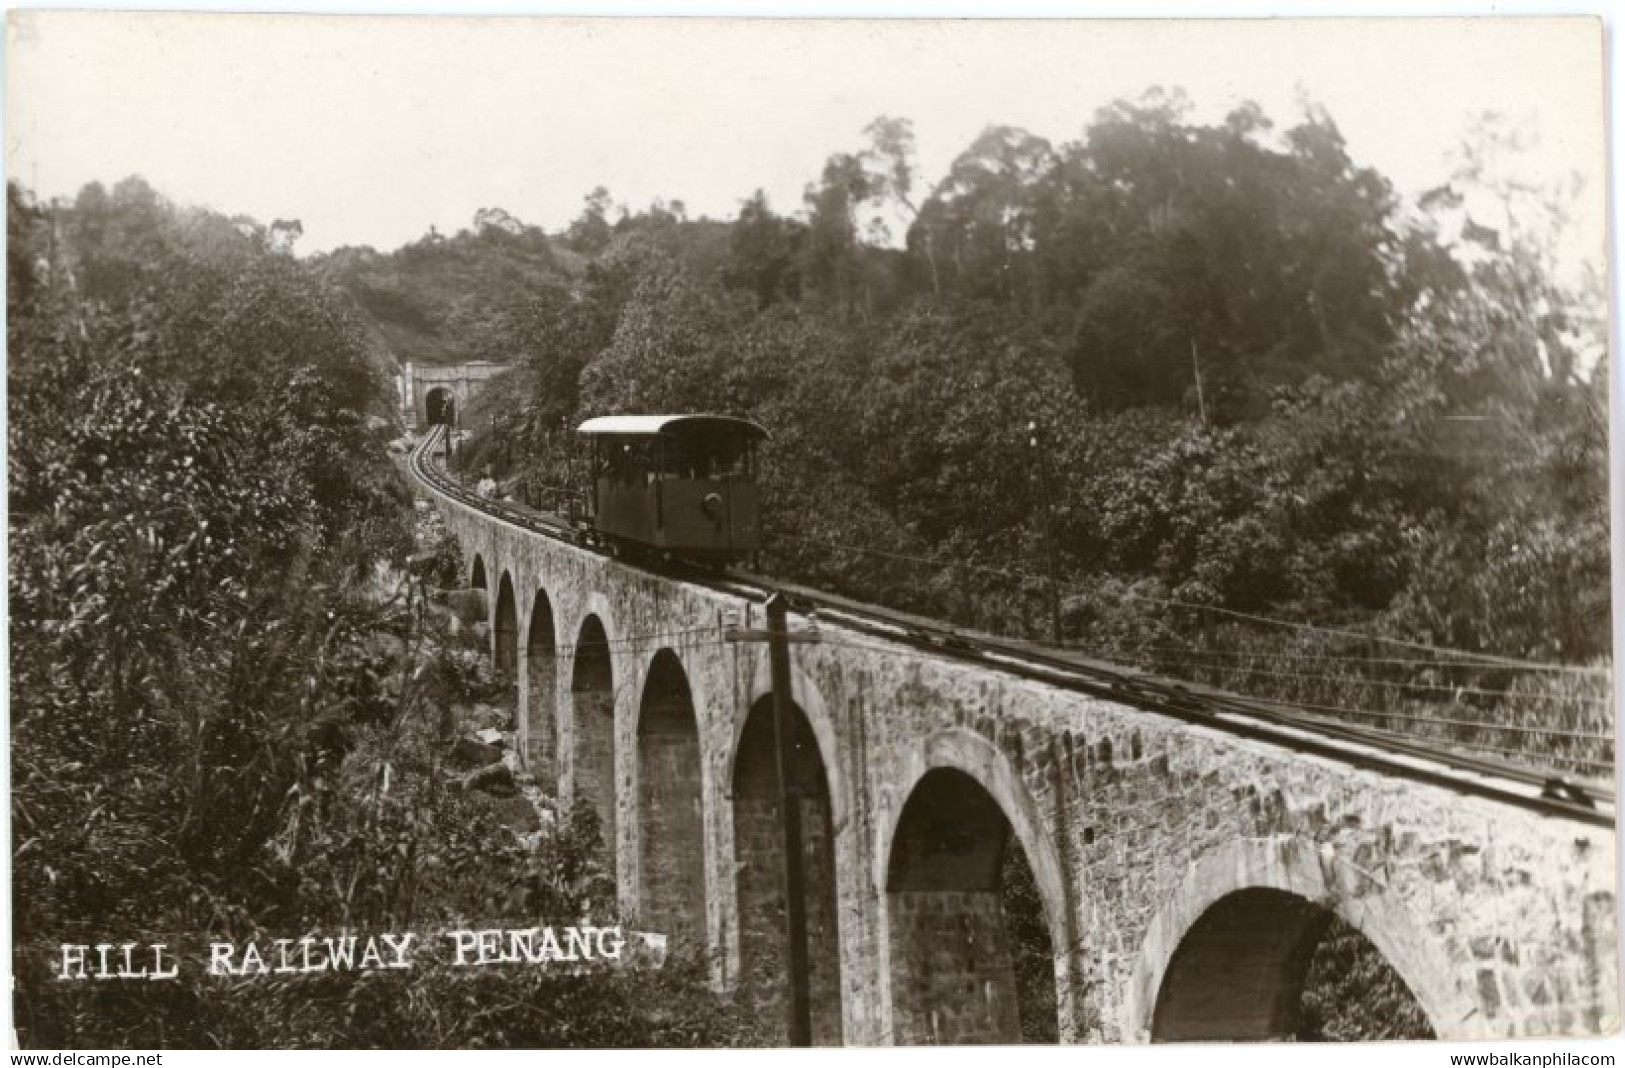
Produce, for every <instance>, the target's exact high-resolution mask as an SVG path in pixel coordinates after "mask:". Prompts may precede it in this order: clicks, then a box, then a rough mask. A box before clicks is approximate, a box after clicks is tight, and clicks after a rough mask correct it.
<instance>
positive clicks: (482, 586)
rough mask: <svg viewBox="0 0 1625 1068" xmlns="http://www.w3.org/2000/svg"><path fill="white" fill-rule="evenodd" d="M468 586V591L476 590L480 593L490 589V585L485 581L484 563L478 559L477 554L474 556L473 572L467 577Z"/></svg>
mask: <svg viewBox="0 0 1625 1068" xmlns="http://www.w3.org/2000/svg"><path fill="white" fill-rule="evenodd" d="M468 585H469V588H470V589H476V590H479V591H480V592H482V593H483V592H485V591H487V590H489V589H490V588H491V584H490V583H489V582H487V581H486V579H485V561H484V560H483V559H481V558H480V555H479V554H478V553H475V554H474V570H473V572H472V573H471V574H470V575H469V576H468Z"/></svg>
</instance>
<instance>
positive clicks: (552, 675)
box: [520, 590, 558, 790]
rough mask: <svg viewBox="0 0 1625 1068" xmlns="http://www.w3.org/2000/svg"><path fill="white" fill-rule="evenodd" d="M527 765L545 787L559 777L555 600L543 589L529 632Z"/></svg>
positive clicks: (539, 593)
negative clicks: (555, 764) (557, 762)
mask: <svg viewBox="0 0 1625 1068" xmlns="http://www.w3.org/2000/svg"><path fill="white" fill-rule="evenodd" d="M520 685H522V686H524V687H525V721H526V722H525V766H526V767H528V768H529V769H530V770H531V773H532V774H533V775H535V776H536V777H537V778H538V780H540V781H541V783H542V785H543V787H544V788H546V789H549V790H551V789H552V787H553V784H554V782H555V781H556V778H557V774H558V772H557V769H556V768H555V767H554V756H553V754H554V751H555V750H556V748H557V745H558V743H557V740H556V739H557V737H558V736H557V734H556V731H557V730H558V727H557V725H556V723H555V715H554V712H555V709H554V705H555V703H556V700H557V696H558V667H557V664H556V662H555V660H554V638H553V603H552V602H551V601H549V600H548V599H547V594H546V593H545V592H544V591H542V590H537V591H536V602H535V603H534V604H533V605H532V606H531V609H530V630H529V631H528V632H527V633H526V635H525V677H524V679H522V680H521V681H520Z"/></svg>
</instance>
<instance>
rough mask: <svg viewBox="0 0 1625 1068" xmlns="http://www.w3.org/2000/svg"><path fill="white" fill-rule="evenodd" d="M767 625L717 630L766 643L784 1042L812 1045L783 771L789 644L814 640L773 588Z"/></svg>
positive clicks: (797, 817)
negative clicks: (786, 982) (786, 983)
mask: <svg viewBox="0 0 1625 1068" xmlns="http://www.w3.org/2000/svg"><path fill="white" fill-rule="evenodd" d="M766 608H767V630H766V631H747V630H740V629H739V628H738V626H737V623H736V622H734V623H733V625H731V626H730V627H729V628H728V629H727V630H726V631H725V632H724V635H723V638H724V640H725V641H730V642H760V641H765V642H767V657H768V668H769V674H770V676H771V678H772V682H773V754H774V760H773V763H774V770H775V772H776V774H777V776H778V789H779V813H780V816H781V819H780V826H781V829H782V831H783V839H782V844H783V849H784V864H783V871H782V872H781V886H782V889H783V891H784V925H785V941H786V943H787V944H788V953H787V957H788V961H787V963H788V965H789V972H790V975H789V979H790V1003H789V1006H788V1008H789V1015H788V1022H789V1033H790V1045H792V1046H810V1045H812V997H811V991H810V990H809V984H808V966H807V877H806V872H805V871H804V870H803V869H802V857H801V805H800V798H799V796H798V795H797V793H796V791H795V790H793V789H792V788H791V786H790V777H789V770H790V767H791V766H792V764H793V763H794V761H795V750H794V744H795V741H794V736H793V733H792V731H793V726H794V724H793V722H792V720H791V712H790V709H791V704H792V699H791V696H790V643H791V642H816V641H817V640H818V634H817V631H816V630H809V631H804V632H802V633H799V634H791V633H790V628H789V624H788V619H787V616H788V611H789V598H787V597H785V596H784V594H782V593H779V592H774V593H773V595H772V596H770V597H769V598H768V599H767V604H766Z"/></svg>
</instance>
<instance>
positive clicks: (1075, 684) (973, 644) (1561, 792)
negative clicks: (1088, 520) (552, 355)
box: [408, 426, 1615, 828]
mask: <svg viewBox="0 0 1625 1068" xmlns="http://www.w3.org/2000/svg"><path fill="white" fill-rule="evenodd" d="M444 433H445V428H444V427H443V426H436V427H433V428H431V429H430V430H429V432H428V433H427V434H426V435H425V436H424V438H423V440H422V441H421V442H420V443H419V444H418V445H417V447H416V448H415V449H413V451H412V454H411V456H410V458H409V460H408V464H409V467H410V469H411V471H412V474H413V476H414V477H416V478H417V479H418V481H420V482H421V483H423V484H424V485H425V486H426V487H427V488H429V489H430V490H432V491H433V492H435V493H437V494H440V495H441V496H444V497H448V498H450V499H451V500H454V501H457V502H458V503H460V504H462V505H464V506H466V507H469V508H472V509H474V510H475V511H478V512H481V513H484V514H486V515H489V516H492V517H494V518H497V519H500V520H502V521H503V522H505V523H509V524H511V525H513V526H515V527H519V528H521V529H524V530H527V531H531V532H533V533H536V534H540V535H542V536H544V537H550V538H556V539H558V540H561V541H566V542H569V543H571V544H572V545H575V546H577V547H580V548H585V549H586V550H587V551H592V552H598V553H601V554H602V555H605V556H608V555H610V554H609V553H608V552H607V551H606V550H605V549H603V548H602V547H601V546H594V545H590V544H586V543H585V541H584V539H583V538H582V537H581V536H580V532H579V531H577V530H576V529H575V528H573V527H572V526H570V525H569V524H567V523H564V522H562V521H560V520H559V519H557V518H554V517H551V516H548V515H546V514H544V513H540V512H536V511H533V510H531V509H529V508H522V507H519V506H517V505H514V504H512V503H510V502H507V501H496V500H491V499H489V498H486V497H481V496H480V495H479V494H477V493H475V492H473V491H472V490H471V489H469V488H468V487H467V486H466V485H464V484H463V483H461V482H459V481H458V480H457V479H454V478H452V477H451V476H450V475H448V474H447V473H446V472H444V471H442V470H440V469H438V468H437V467H436V466H435V465H434V464H433V463H432V462H431V460H430V455H431V453H432V452H433V450H434V447H435V445H436V444H438V443H439V441H440V439H441V437H442V436H443V435H444ZM621 562H622V563H623V566H627V567H632V568H638V569H646V568H645V567H644V565H641V564H634V563H628V562H625V561H621ZM659 573H661V574H665V575H668V576H669V577H672V578H674V579H677V580H679V581H682V582H686V583H690V584H692V585H698V586H704V587H707V588H709V589H713V590H716V591H718V592H721V593H724V594H729V595H732V596H739V597H744V598H747V599H752V600H759V599H761V598H762V597H763V596H765V595H766V593H767V592H769V591H770V590H774V589H777V590H781V591H783V592H784V593H785V594H786V595H787V596H789V597H790V598H791V601H792V603H793V604H794V605H795V606H796V607H797V609H798V610H800V611H803V612H806V611H812V610H816V611H817V612H818V613H819V615H820V617H821V618H824V619H827V620H828V621H829V622H831V623H832V624H836V625H839V626H840V627H842V628H844V629H847V630H851V631H856V632H858V633H861V634H866V635H868V636H870V637H873V638H876V639H880V640H884V641H887V642H891V643H895V644H901V645H905V646H909V647H912V648H915V649H919V650H923V651H927V652H930V653H932V654H935V655H938V656H942V657H947V658H951V659H957V660H964V661H970V662H974V663H977V664H980V665H982V666H984V667H986V668H988V669H989V670H994V671H1001V672H1004V673H1005V674H1009V675H1015V676H1018V677H1020V678H1025V679H1030V680H1032V681H1036V682H1042V683H1045V684H1047V685H1051V686H1055V687H1058V688H1061V689H1066V690H1072V691H1074V692H1078V693H1084V694H1089V695H1091V696H1094V697H1099V698H1102V699H1105V700H1110V701H1113V702H1116V703H1119V704H1127V705H1132V706H1134V707H1136V708H1140V709H1143V710H1145V711H1148V712H1155V713H1158V714H1160V715H1164V716H1170V717H1172V718H1174V719H1178V720H1180V721H1182V722H1185V723H1191V724H1196V725H1200V726H1203V727H1207V728H1210V729H1213V730H1217V731H1222V732H1224V733H1227V734H1232V735H1236V736H1239V737H1243V738H1250V739H1254V740H1257V741H1264V742H1269V743H1271V744H1274V745H1279V746H1285V747H1287V748H1290V749H1294V750H1297V751H1299V752H1303V753H1308V754H1312V755H1315V756H1319V757H1323V758H1326V759H1330V760H1335V761H1338V762H1340V763H1344V764H1348V765H1352V766H1355V767H1360V768H1365V769H1368V770H1372V771H1378V772H1381V773H1383V774H1387V775H1395V776H1398V777H1401V778H1407V779H1412V780H1415V781H1419V782H1426V783H1430V784H1432V785H1436V786H1443V787H1446V788H1449V789H1453V790H1457V791H1460V792H1462V793H1467V794H1472V795H1475V796H1479V797H1485V798H1489V799H1492V800H1495V801H1500V802H1504V803H1508V804H1513V805H1517V806H1519V807H1522V808H1528V809H1533V810H1535V811H1538V812H1542V813H1544V814H1546V815H1550V816H1558V817H1563V818H1567V819H1573V820H1578V821H1580V822H1583V823H1588V824H1592V825H1595V826H1599V827H1609V828H1612V827H1613V826H1614V808H1615V794H1614V789H1613V784H1612V783H1608V782H1600V781H1593V780H1577V779H1575V778H1572V777H1569V776H1563V775H1558V774H1555V773H1551V772H1542V771H1537V770H1533V769H1530V768H1525V767H1519V766H1518V765H1516V764H1511V763H1507V762H1505V761H1501V760H1494V759H1487V758H1483V757H1476V756H1468V755H1464V754H1463V753H1461V752H1460V751H1457V750H1452V749H1449V748H1446V747H1445V746H1442V745H1438V744H1434V743H1430V742H1425V741H1409V740H1406V739H1404V738H1399V737H1395V736H1393V735H1391V734H1385V733H1381V732H1375V731H1372V730H1370V729H1367V728H1362V727H1359V726H1353V725H1349V724H1347V723H1343V722H1340V721H1336V720H1332V719H1328V718H1326V717H1323V716H1314V715H1309V714H1307V713H1304V712H1301V711H1297V710H1295V709H1292V708H1291V707H1290V706H1287V705H1282V704H1277V703H1275V702H1271V701H1266V700H1262V699H1259V698H1252V697H1242V696H1238V695H1236V694H1232V693H1228V692H1225V691H1223V690H1217V689H1214V688H1212V687H1209V686H1204V685H1202V684H1200V683H1188V682H1179V681H1174V680H1171V679H1166V678H1163V677H1161V676H1156V675H1151V674H1148V673H1146V672H1143V671H1139V670H1137V669H1135V668H1127V667H1121V666H1118V665H1115V664H1110V663H1107V662H1105V661H1100V660H1094V659H1090V658H1087V657H1083V656H1079V655H1074V654H1072V653H1070V652H1065V651H1062V650H1058V649H1053V648H1050V647H1046V646H1042V645H1037V644H1034V643H1029V642H1022V641H1017V640H1013V639H1010V638H1002V637H999V636H997V635H992V634H986V633H982V632H978V631H974V630H968V629H966V628H962V627H955V626H952V625H949V624H946V623H942V622H940V621H937V620H932V619H927V618H925V617H922V616H916V615H911V614H909V613H906V612H899V611H895V610H892V609H889V608H883V607H880V606H878V605H872V604H866V603H863V602H860V601H854V600H851V599H849V598H845V597H841V596H839V595H836V594H831V593H825V592H823V591H821V590H814V589H811V588H808V587H804V586H798V585H796V584H794V583H786V582H780V581H778V580H775V579H771V578H768V577H765V576H758V575H752V574H749V573H746V572H741V571H738V570H728V571H711V570H705V569H702V568H698V567H694V566H692V565H685V564H673V565H671V566H669V567H665V568H661V569H660V572H659ZM1487 726H1493V725H1487Z"/></svg>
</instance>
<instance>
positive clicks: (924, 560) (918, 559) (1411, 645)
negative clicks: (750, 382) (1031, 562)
mask: <svg viewBox="0 0 1625 1068" xmlns="http://www.w3.org/2000/svg"><path fill="white" fill-rule="evenodd" d="M784 540H786V541H793V542H797V543H799V544H803V545H817V546H821V547H823V548H827V549H835V550H837V551H841V552H855V553H864V554H867V555H870V556H880V557H885V558H887V559H891V560H903V561H908V562H911V563H917V564H930V565H932V566H935V567H962V568H966V569H969V570H972V571H981V572H984V573H986V574H993V575H1001V576H1003V577H1005V578H1015V579H1036V580H1038V581H1040V582H1047V581H1049V580H1048V579H1047V578H1046V577H1045V576H1043V575H1038V574H1034V573H1033V572H1029V571H1009V570H1006V569H1004V568H996V567H988V566H986V565H984V564H972V563H969V562H963V561H955V560H941V559H937V558H934V557H924V556H911V555H909V554H907V553H893V552H886V551H884V550H881V549H866V548H863V547H861V546H856V545H843V544H840V543H837V542H826V541H821V540H816V539H808V538H797V537H794V536H789V537H785V538H784ZM1064 585H1065V586H1066V588H1067V589H1069V590H1078V591H1086V590H1087V588H1086V587H1084V586H1080V585H1078V584H1076V583H1066V584H1064ZM1122 596H1123V597H1125V598H1127V599H1129V600H1132V601H1144V602H1146V603H1148V604H1160V605H1166V606H1168V607H1171V608H1184V609H1188V610H1191V611H1197V612H1215V613H1218V614H1220V615H1225V616H1230V617H1233V618H1236V619H1244V620H1247V621H1249V622H1252V623H1261V624H1265V625H1267V626H1273V627H1288V628H1291V629H1294V630H1302V631H1307V632H1311V633H1315V634H1329V635H1333V636H1335V637H1340V638H1348V639H1352V640H1358V641H1377V642H1383V643H1386V644H1389V645H1397V646H1401V647H1403V648H1407V649H1416V650H1419V651H1422V652H1429V653H1435V654H1439V655H1443V656H1456V657H1464V658H1467V659H1470V660H1477V661H1479V662H1481V663H1483V664H1486V665H1493V666H1497V667H1513V668H1521V669H1524V670H1529V671H1566V672H1575V673H1579V674H1599V673H1604V672H1603V669H1598V668H1587V667H1581V666H1578V665H1572V664H1550V663H1542V662H1539V661H1534V660H1522V659H1519V658H1516V657H1507V656H1499V655H1496V654H1493V653H1474V652H1469V651H1468V650H1465V649H1451V648H1448V647H1446V646H1439V645H1430V644H1428V643H1427V642H1415V641H1408V640H1406V639H1403V638H1390V637H1386V636H1384V635H1380V634H1363V633H1360V632H1359V631H1350V630H1342V629H1339V628H1336V627H1322V626H1318V625H1316V624H1313V623H1294V622H1291V621H1289V620H1284V619H1272V618H1270V617H1268V616H1260V615H1254V614H1252V613H1250V612H1239V611H1236V610H1235V609H1231V608H1220V607H1218V606H1217V605H1203V604H1195V603H1193V602H1190V601H1176V600H1171V599H1169V598H1163V597H1150V596H1147V595H1145V594H1139V593H1130V592H1127V591H1125V592H1123V594H1122Z"/></svg>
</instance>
